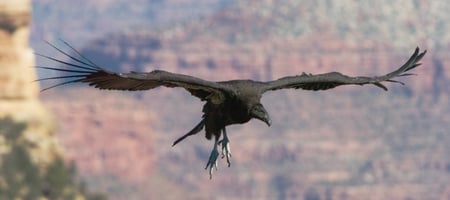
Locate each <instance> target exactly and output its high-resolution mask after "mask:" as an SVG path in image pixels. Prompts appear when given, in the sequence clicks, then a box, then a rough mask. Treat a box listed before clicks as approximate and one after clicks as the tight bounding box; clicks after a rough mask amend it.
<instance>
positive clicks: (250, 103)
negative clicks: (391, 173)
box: [37, 43, 426, 176]
mask: <svg viewBox="0 0 450 200" xmlns="http://www.w3.org/2000/svg"><path fill="white" fill-rule="evenodd" d="M65 44H66V45H67V46H68V47H69V48H71V49H72V50H73V51H74V52H76V53H77V55H78V56H71V55H69V54H68V53H66V52H64V51H62V50H61V49H59V48H57V47H55V46H54V45H52V44H49V45H51V46H52V47H53V48H55V49H56V50H58V51H59V52H60V53H62V54H64V55H66V56H67V57H68V58H70V59H71V60H72V61H73V62H74V63H75V64H72V63H69V62H65V61H62V60H58V59H55V58H52V57H49V56H45V55H41V54H37V55H39V56H42V57H44V58H47V59H50V60H52V61H55V62H58V63H60V64H64V65H66V66H68V68H64V69H62V68H53V67H42V66H38V68H43V69H48V70H56V71H62V72H66V73H68V74H67V75H64V76H56V77H50V78H43V79H39V81H43V80H49V79H63V80H64V82H62V83H59V84H57V85H54V86H51V87H49V88H46V89H44V90H47V89H50V88H53V87H56V86H60V85H65V84H69V83H76V82H83V83H87V84H89V86H93V87H95V88H99V89H107V90H128V91H136V90H150V89H153V88H156V87H160V86H165V87H182V88H184V89H186V90H187V91H188V92H190V93H191V94H192V95H193V96H195V97H198V98H199V99H200V100H202V101H206V103H205V105H204V106H203V117H202V120H201V121H200V122H199V123H198V124H197V125H196V126H195V127H194V128H193V129H192V130H191V131H189V132H188V133H187V134H185V135H184V136H182V137H180V138H179V139H178V140H176V141H175V142H174V143H173V145H175V144H177V143H178V142H180V141H182V140H183V139H185V138H186V137H188V136H190V135H194V134H196V133H198V132H200V131H201V130H202V129H205V134H206V138H207V139H211V138H212V137H214V141H215V142H214V147H213V151H212V152H211V156H210V158H209V160H208V163H207V165H206V168H208V167H209V172H210V176H211V174H212V169H213V168H214V166H217V158H218V155H219V153H218V151H217V146H218V145H222V153H223V156H226V158H227V162H228V166H230V157H231V153H230V151H229V150H230V149H229V139H228V137H227V134H226V126H228V125H232V124H243V123H246V122H248V121H250V120H251V119H253V118H256V119H259V120H261V121H263V122H264V123H266V124H267V125H268V126H270V125H271V120H270V117H269V114H268V113H267V111H266V109H265V108H264V106H263V105H262V104H261V102H260V100H261V96H262V95H263V94H264V93H265V92H267V91H272V90H278V89H288V88H293V89H304V90H314V91H316V90H327V89H331V88H334V87H337V86H341V85H365V84H372V85H375V86H377V87H380V88H382V89H384V90H387V88H386V86H384V85H383V82H394V83H400V84H403V83H402V82H399V81H397V80H394V78H397V77H401V76H409V75H412V74H411V73H409V71H410V70H412V69H414V68H416V67H417V66H419V65H420V63H418V62H419V61H420V60H421V59H422V57H423V56H424V55H425V53H426V51H424V52H422V53H419V48H416V50H415V52H414V54H413V55H412V56H411V57H410V58H409V60H408V61H407V62H406V63H405V64H404V65H403V66H401V67H400V68H398V69H397V70H395V71H393V72H391V73H388V74H386V75H383V76H374V77H366V76H358V77H350V76H346V75H343V74H341V73H339V72H331V73H325V74H318V75H313V74H305V73H303V74H301V75H297V76H288V77H283V78H280V79H278V80H274V81H268V82H260V81H253V80H231V81H223V82H212V81H206V80H203V79H199V78H196V77H193V76H188V75H182V74H175V73H171V72H167V71H162V70H154V71H152V72H148V73H144V72H130V73H118V72H112V71H108V70H107V69H104V68H102V67H99V66H97V65H96V64H95V63H93V62H91V61H90V60H88V59H87V58H86V57H84V56H83V55H81V54H80V53H79V52H78V51H76V50H75V49H74V48H72V47H71V46H70V45H69V44H67V43H65ZM221 136H222V140H220V141H219V138H220V137H221Z"/></svg>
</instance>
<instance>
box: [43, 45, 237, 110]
mask: <svg viewBox="0 0 450 200" xmlns="http://www.w3.org/2000/svg"><path fill="white" fill-rule="evenodd" d="M48 44H49V45H50V46H51V47H53V48H55V49H56V50H57V51H59V52H61V53H62V54H64V55H65V56H67V57H68V58H69V59H71V60H72V61H73V62H74V63H70V62H66V61H62V60H59V59H56V58H52V57H49V56H46V55H41V54H36V55H38V56H41V57H44V58H47V59H49V60H51V61H54V62H57V63H59V64H62V65H64V66H66V67H67V68H56V67H42V66H37V68H41V69H45V70H53V71H59V72H64V73H65V75H60V76H55V77H47V78H42V79H38V80H37V81H45V80H53V79H61V80H63V82H62V83H58V84H56V85H52V86H50V87H48V88H45V89H43V90H42V91H44V90H47V89H51V88H54V87H57V86H61V85H66V84H71V83H77V82H82V83H88V84H89V86H92V87H95V88H98V89H106V90H127V91H138V90H151V89H154V88H157V87H160V86H165V87H182V88H184V89H186V90H188V91H189V92H190V93H191V94H192V95H194V96H196V97H198V98H200V99H202V100H211V99H213V100H215V101H220V100H222V99H223V98H224V97H223V95H224V94H225V93H227V92H232V90H231V89H230V88H229V87H227V86H226V85H224V84H219V83H217V82H211V81H206V80H203V79H200V78H196V77H193V76H188V75H183V74H176V73H171V72H167V71H163V70H154V71H151V72H130V73H117V72H112V71H108V70H106V69H104V68H101V67H99V66H98V65H96V64H95V63H93V62H91V61H90V60H88V59H87V58H86V57H84V56H83V55H81V54H80V53H79V52H78V51H76V50H75V49H74V48H73V47H72V46H70V45H69V44H68V43H67V42H64V44H66V45H67V46H69V47H70V48H71V49H72V50H73V51H75V52H76V53H77V54H78V56H79V58H76V57H74V56H71V55H69V54H68V53H67V52H64V51H62V50H61V49H59V48H57V47H56V46H54V45H52V44H50V43H48Z"/></svg>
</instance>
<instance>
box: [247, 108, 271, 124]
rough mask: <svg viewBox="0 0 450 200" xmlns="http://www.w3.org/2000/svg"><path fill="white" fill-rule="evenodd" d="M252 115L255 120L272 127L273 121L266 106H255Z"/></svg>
mask: <svg viewBox="0 0 450 200" xmlns="http://www.w3.org/2000/svg"><path fill="white" fill-rule="evenodd" d="M250 115H251V116H252V117H253V118H256V119H259V120H261V121H263V122H264V123H266V124H267V126H270V125H272V120H271V119H270V116H269V114H268V113H267V111H266V109H265V108H264V106H262V105H261V104H258V105H256V106H254V107H253V108H252V110H251V111H250Z"/></svg>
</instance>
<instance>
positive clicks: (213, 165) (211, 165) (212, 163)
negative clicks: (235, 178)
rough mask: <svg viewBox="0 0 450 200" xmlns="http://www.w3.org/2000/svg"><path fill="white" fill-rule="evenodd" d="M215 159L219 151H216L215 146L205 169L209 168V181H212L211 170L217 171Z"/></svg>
mask: <svg viewBox="0 0 450 200" xmlns="http://www.w3.org/2000/svg"><path fill="white" fill-rule="evenodd" d="M217 158H219V151H217V146H214V148H213V150H212V152H211V155H209V160H208V163H206V167H205V169H208V167H209V179H212V174H213V168H216V171H217Z"/></svg>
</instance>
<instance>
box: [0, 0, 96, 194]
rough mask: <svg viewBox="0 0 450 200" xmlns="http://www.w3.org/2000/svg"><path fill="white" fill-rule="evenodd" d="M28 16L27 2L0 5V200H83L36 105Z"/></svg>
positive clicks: (45, 115)
mask: <svg viewBox="0 0 450 200" xmlns="http://www.w3.org/2000/svg"><path fill="white" fill-rule="evenodd" d="M30 16H31V4H30V1H28V0H16V1H1V2H0V199H38V198H39V199H85V197H87V196H86V195H85V194H82V193H81V192H80V190H79V188H77V185H76V182H75V180H74V179H73V174H72V172H71V170H70V169H69V168H68V167H67V166H66V164H65V163H64V162H63V160H62V154H61V149H60V146H59V144H58V143H57V141H56V138H55V137H54V135H53V133H54V131H53V129H54V124H53V120H52V118H51V117H50V114H49V112H48V111H47V109H45V108H44V106H43V104H42V103H41V102H40V101H39V99H38V92H39V86H38V84H37V83H36V82H33V81H34V80H36V79H37V78H36V72H35V69H34V68H33V66H35V63H34V54H33V51H32V49H31V48H30V47H29V44H28V37H29V32H30V20H31V18H30ZM83 193H84V192H83ZM89 197H92V198H97V197H96V196H95V195H91V196H89ZM98 197H100V196H98Z"/></svg>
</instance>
